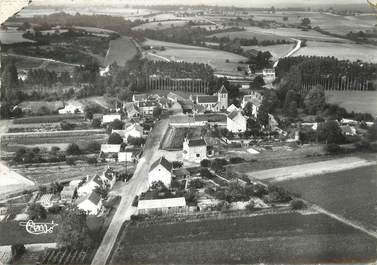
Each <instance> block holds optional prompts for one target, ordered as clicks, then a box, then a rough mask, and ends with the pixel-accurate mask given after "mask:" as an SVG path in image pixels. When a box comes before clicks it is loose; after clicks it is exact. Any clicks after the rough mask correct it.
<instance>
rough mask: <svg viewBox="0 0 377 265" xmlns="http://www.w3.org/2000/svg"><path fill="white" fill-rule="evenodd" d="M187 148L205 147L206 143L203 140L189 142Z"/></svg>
mask: <svg viewBox="0 0 377 265" xmlns="http://www.w3.org/2000/svg"><path fill="white" fill-rule="evenodd" d="M188 145H189V146H206V145H207V143H206V141H205V140H204V139H195V140H189V144H188Z"/></svg>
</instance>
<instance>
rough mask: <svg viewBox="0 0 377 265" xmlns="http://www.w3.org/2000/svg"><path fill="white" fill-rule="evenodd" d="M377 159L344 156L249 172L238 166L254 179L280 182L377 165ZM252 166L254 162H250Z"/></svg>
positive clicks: (241, 171) (245, 168)
mask: <svg viewBox="0 0 377 265" xmlns="http://www.w3.org/2000/svg"><path fill="white" fill-rule="evenodd" d="M375 164H376V162H375V161H368V160H366V159H363V158H359V157H344V158H338V159H331V160H328V161H320V162H314V163H307V164H298V165H295V166H284V167H278V168H272V169H266V170H261V171H254V172H248V171H247V167H241V168H238V169H239V170H238V172H239V173H244V174H247V175H248V176H250V178H252V179H258V180H267V181H271V182H280V181H285V180H289V179H296V178H306V177H311V176H314V175H318V174H325V173H331V172H338V171H343V170H349V169H353V168H358V167H364V166H368V165H375ZM250 166H252V163H251V164H250Z"/></svg>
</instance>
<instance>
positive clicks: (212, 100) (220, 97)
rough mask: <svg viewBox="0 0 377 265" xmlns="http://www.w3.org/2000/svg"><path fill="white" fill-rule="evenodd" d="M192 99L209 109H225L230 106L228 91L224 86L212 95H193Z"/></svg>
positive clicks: (216, 110)
mask: <svg viewBox="0 0 377 265" xmlns="http://www.w3.org/2000/svg"><path fill="white" fill-rule="evenodd" d="M191 100H192V101H194V103H195V104H196V105H199V106H202V107H203V108H204V110H207V111H213V112H218V111H223V110H226V109H227V108H228V91H227V90H226V88H225V87H224V86H222V87H221V88H220V89H219V91H218V92H217V93H215V94H213V95H212V96H210V95H192V96H191Z"/></svg>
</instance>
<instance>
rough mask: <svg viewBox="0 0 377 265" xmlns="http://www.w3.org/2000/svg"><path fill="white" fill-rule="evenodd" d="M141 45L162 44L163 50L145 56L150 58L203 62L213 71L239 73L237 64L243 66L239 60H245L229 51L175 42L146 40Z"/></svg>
mask: <svg viewBox="0 0 377 265" xmlns="http://www.w3.org/2000/svg"><path fill="white" fill-rule="evenodd" d="M143 45H150V46H163V47H165V49H166V50H165V51H156V54H153V53H150V54H149V56H148V57H147V58H148V59H150V60H156V61H157V60H169V61H170V60H171V61H185V62H190V63H195V62H196V63H205V64H209V65H210V66H212V68H213V69H214V71H215V72H219V73H229V74H239V72H238V71H237V66H244V65H242V64H239V62H240V61H246V60H247V59H246V58H245V57H243V56H240V55H237V54H234V53H230V52H225V51H220V50H213V49H208V48H204V47H196V46H190V45H183V44H177V43H173V42H163V41H155V40H147V41H145V42H144V43H143ZM154 55H157V56H154ZM159 57H160V58H159ZM161 57H162V58H161ZM226 60H229V62H228V63H227V62H226Z"/></svg>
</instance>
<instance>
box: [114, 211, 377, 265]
mask: <svg viewBox="0 0 377 265" xmlns="http://www.w3.org/2000/svg"><path fill="white" fill-rule="evenodd" d="M375 246H376V240H374V239H373V238H371V237H369V236H367V235H365V234H363V233H361V232H359V231H357V230H355V229H353V228H351V227H349V226H345V225H344V224H342V223H338V222H337V221H335V220H333V219H330V218H329V217H327V216H325V215H322V214H310V215H301V214H299V213H283V214H269V215H260V216H252V217H238V218H230V219H218V220H201V221H199V222H188V223H186V222H181V223H172V224H166V223H165V224H164V223H162V224H149V225H147V226H141V227H137V226H133V225H130V226H128V227H127V228H126V230H125V231H123V233H122V235H121V237H120V243H119V245H118V247H117V249H116V250H115V252H114V255H113V257H112V260H111V262H110V264H114V265H116V264H121V263H128V264H166V263H174V264H207V263H208V264H243V263H247V264H251V263H261V262H263V263H292V262H294V263H327V262H328V263H330V262H334V261H337V262H366V261H372V260H374V259H375V258H376V252H375Z"/></svg>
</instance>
